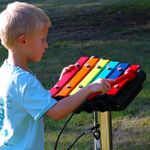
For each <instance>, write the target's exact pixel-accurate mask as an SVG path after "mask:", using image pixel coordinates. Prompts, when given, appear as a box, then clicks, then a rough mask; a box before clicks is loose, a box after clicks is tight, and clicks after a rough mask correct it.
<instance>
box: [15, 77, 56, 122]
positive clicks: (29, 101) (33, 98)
mask: <svg viewBox="0 0 150 150" xmlns="http://www.w3.org/2000/svg"><path fill="white" fill-rule="evenodd" d="M17 82H18V86H19V87H18V89H19V93H20V97H21V99H20V100H21V101H20V102H21V105H22V106H23V107H24V108H25V109H26V111H27V112H28V113H29V114H30V115H31V116H32V117H33V118H34V120H38V119H40V118H41V117H42V116H43V115H44V114H45V113H46V112H47V111H48V110H49V109H50V108H52V107H53V106H54V105H55V104H56V103H57V101H56V100H55V99H54V98H52V97H51V94H50V92H49V91H48V90H46V89H45V88H44V87H43V86H42V84H41V82H40V81H39V80H37V79H36V77H34V76H32V75H30V74H23V75H20V77H19V79H18V81H17Z"/></svg>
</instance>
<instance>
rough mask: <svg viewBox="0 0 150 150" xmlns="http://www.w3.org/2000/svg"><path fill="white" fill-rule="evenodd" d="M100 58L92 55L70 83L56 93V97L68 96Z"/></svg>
mask: <svg viewBox="0 0 150 150" xmlns="http://www.w3.org/2000/svg"><path fill="white" fill-rule="evenodd" d="M98 60H99V58H97V57H91V58H90V59H89V60H88V61H87V62H86V63H85V64H84V66H83V67H82V68H81V70H80V71H79V72H78V73H77V74H76V75H75V76H74V77H73V78H72V79H71V81H70V82H69V83H67V84H66V86H64V88H63V89H62V90H61V91H60V92H59V93H58V94H57V95H56V97H66V96H68V95H69V93H70V92H71V91H72V90H73V89H74V88H75V87H76V86H77V85H78V84H79V82H80V81H81V80H82V79H83V78H84V77H85V76H86V75H87V74H88V73H89V72H90V71H91V69H92V68H93V67H94V66H95V64H96V63H97V62H98Z"/></svg>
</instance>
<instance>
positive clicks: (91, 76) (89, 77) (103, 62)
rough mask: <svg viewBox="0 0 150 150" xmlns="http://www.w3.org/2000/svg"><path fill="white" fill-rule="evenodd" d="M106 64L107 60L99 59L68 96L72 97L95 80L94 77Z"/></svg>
mask: <svg viewBox="0 0 150 150" xmlns="http://www.w3.org/2000/svg"><path fill="white" fill-rule="evenodd" d="M108 62H109V60H108V59H100V60H99V61H98V63H97V64H96V65H95V67H94V68H93V69H92V70H91V71H90V72H89V73H88V75H87V76H86V77H85V78H84V79H83V80H82V81H81V82H80V83H79V84H78V85H77V86H76V87H75V89H74V90H73V91H72V92H71V93H70V94H69V95H73V94H74V93H76V92H77V91H78V90H80V89H81V88H83V87H85V86H86V85H88V84H89V83H91V82H92V81H93V80H94V79H95V78H96V76H97V75H98V74H99V73H100V72H101V71H102V70H103V68H104V67H105V65H106V64H107V63H108Z"/></svg>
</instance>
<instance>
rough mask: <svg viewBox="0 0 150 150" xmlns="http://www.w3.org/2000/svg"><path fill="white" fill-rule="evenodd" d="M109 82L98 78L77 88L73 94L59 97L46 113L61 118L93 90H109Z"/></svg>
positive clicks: (53, 117) (57, 118) (103, 91)
mask: <svg viewBox="0 0 150 150" xmlns="http://www.w3.org/2000/svg"><path fill="white" fill-rule="evenodd" d="M110 88H111V86H110V83H109V82H108V81H107V80H106V79H101V80H98V81H97V82H95V83H93V84H90V85H88V86H86V87H85V88H83V89H81V90H79V91H78V92H77V93H75V94H74V95H71V96H68V97H66V98H63V99H61V100H60V101H58V102H57V103H56V105H54V106H53V107H52V108H51V109H49V110H48V111H47V112H46V115H47V116H48V117H50V118H52V119H54V120H60V119H63V118H64V117H65V116H67V115H68V114H69V113H71V112H73V111H74V110H75V109H76V108H77V107H78V106H80V104H82V103H83V102H84V101H85V100H86V99H87V97H88V96H89V95H90V94H92V93H95V92H102V93H106V92H107V91H108V90H110Z"/></svg>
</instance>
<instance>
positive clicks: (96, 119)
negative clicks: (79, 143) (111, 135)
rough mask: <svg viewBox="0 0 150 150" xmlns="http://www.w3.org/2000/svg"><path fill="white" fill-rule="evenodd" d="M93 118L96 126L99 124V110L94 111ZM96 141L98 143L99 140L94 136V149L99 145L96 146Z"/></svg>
mask: <svg viewBox="0 0 150 150" xmlns="http://www.w3.org/2000/svg"><path fill="white" fill-rule="evenodd" d="M93 118H94V119H93V120H94V122H93V124H94V126H96V125H97V124H98V122H99V121H98V112H97V111H94V112H93ZM96 143H97V140H96V139H95V138H94V150H97V146H96Z"/></svg>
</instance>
